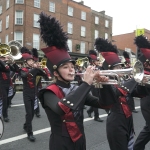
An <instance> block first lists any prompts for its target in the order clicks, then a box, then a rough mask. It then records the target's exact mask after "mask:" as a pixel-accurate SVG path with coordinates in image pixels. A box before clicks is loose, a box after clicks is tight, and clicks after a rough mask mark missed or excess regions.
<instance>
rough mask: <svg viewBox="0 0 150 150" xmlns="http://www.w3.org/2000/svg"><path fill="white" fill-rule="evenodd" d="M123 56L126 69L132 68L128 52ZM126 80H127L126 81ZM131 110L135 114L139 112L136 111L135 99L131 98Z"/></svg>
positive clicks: (124, 52)
mask: <svg viewBox="0 0 150 150" xmlns="http://www.w3.org/2000/svg"><path fill="white" fill-rule="evenodd" d="M123 56H124V58H125V62H124V63H125V68H131V62H130V56H129V53H128V52H126V51H123ZM125 77H127V80H128V78H130V76H128V75H127V76H125ZM125 80H126V79H125ZM130 106H131V107H130V108H131V110H132V112H134V113H137V112H138V111H137V110H136V109H135V103H134V98H133V97H130Z"/></svg>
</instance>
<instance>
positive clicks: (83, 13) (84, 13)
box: [81, 11, 86, 20]
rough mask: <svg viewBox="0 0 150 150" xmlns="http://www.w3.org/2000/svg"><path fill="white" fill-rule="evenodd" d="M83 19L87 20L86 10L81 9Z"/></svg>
mask: <svg viewBox="0 0 150 150" xmlns="http://www.w3.org/2000/svg"><path fill="white" fill-rule="evenodd" d="M81 19H82V20H86V12H84V11H81Z"/></svg>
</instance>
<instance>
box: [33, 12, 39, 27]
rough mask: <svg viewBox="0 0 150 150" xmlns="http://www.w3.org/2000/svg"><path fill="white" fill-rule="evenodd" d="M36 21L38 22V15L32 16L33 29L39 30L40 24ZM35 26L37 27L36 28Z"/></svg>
mask: <svg viewBox="0 0 150 150" xmlns="http://www.w3.org/2000/svg"><path fill="white" fill-rule="evenodd" d="M35 15H37V16H38V19H37V20H35ZM38 20H39V15H38V14H33V27H35V28H40V23H38V22H36V21H38ZM36 25H37V26H36Z"/></svg>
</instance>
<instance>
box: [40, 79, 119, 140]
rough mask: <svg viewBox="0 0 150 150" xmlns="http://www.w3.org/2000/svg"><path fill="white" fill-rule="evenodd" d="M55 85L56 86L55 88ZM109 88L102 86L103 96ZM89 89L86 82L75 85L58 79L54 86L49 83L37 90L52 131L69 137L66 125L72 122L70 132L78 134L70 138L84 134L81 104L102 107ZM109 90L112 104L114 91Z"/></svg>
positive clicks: (99, 100)
mask: <svg viewBox="0 0 150 150" xmlns="http://www.w3.org/2000/svg"><path fill="white" fill-rule="evenodd" d="M56 86H57V87H58V88H55V87H56ZM51 87H54V88H51ZM109 88H110V86H105V88H103V92H104V96H105V95H108V94H106V93H105V92H108V90H109ZM104 89H105V90H104ZM90 90H91V86H90V85H88V84H87V83H86V82H83V83H82V84H81V85H80V86H79V87H77V86H76V85H71V84H66V83H64V82H62V81H59V80H58V81H57V82H56V83H55V86H53V84H52V85H49V86H48V87H47V88H44V89H42V90H41V91H40V92H39V99H40V101H41V104H42V106H43V108H44V109H45V111H46V114H47V117H48V119H49V122H50V126H51V130H52V133H55V134H57V135H61V136H67V137H71V135H70V131H69V130H68V127H67V126H68V125H69V124H70V123H72V129H74V130H73V131H72V133H73V134H76V135H78V137H76V139H73V138H72V140H73V141H76V140H77V139H78V138H79V137H80V136H81V135H82V134H84V129H83V106H84V105H89V106H93V107H98V108H103V104H102V103H101V99H98V98H97V97H94V96H92V95H91V94H90V93H89V92H90ZM111 91H112V90H111ZM111 91H110V96H111V97H113V101H112V102H111V104H114V103H115V102H116V101H115V100H114V99H115V97H114V93H113V92H111ZM59 92H62V93H63V96H62V97H61V96H59V95H60V94H59ZM109 98H110V97H109ZM105 100H106V101H107V97H105Z"/></svg>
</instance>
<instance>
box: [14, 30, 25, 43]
mask: <svg viewBox="0 0 150 150" xmlns="http://www.w3.org/2000/svg"><path fill="white" fill-rule="evenodd" d="M17 33H22V39H21V40H18V39H16V34H17ZM14 40H15V41H18V42H20V41H22V42H20V43H21V44H22V45H23V32H22V31H15V32H14Z"/></svg>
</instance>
